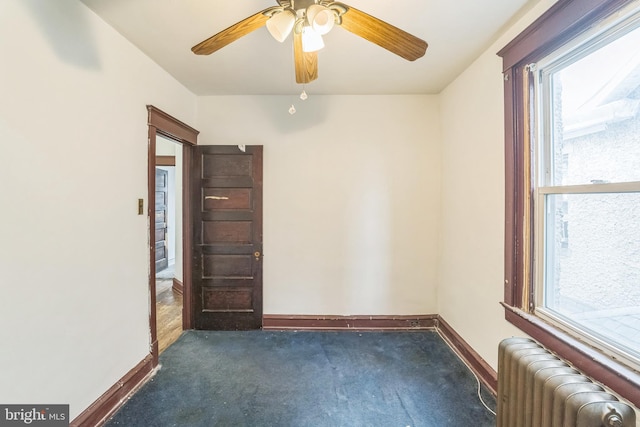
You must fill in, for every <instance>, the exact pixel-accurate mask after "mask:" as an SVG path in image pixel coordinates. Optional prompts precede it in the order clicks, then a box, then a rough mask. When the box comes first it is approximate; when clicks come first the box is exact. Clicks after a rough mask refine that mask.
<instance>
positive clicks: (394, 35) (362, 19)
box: [341, 6, 428, 61]
mask: <svg viewBox="0 0 640 427" xmlns="http://www.w3.org/2000/svg"><path fill="white" fill-rule="evenodd" d="M348 8H349V9H348V10H347V12H346V13H344V14H343V15H342V23H341V26H342V28H344V29H345V30H347V31H350V32H352V33H353V34H355V35H357V36H360V37H362V38H363V39H366V40H369V41H370V42H372V43H375V44H377V45H378V46H380V47H383V48H385V49H387V50H388V51H390V52H392V53H395V54H396V55H399V56H401V57H403V58H404V59H406V60H408V61H415V60H416V59H418V58H420V57H422V56H423V55H424V53H425V52H426V51H427V47H428V45H427V42H425V41H424V40H422V39H419V38H417V37H416V36H413V35H411V34H409V33H407V32H406V31H403V30H401V29H400V28H397V27H394V26H393V25H391V24H387V23H386V22H384V21H381V20H380V19H378V18H375V17H373V16H371V15H369V14H367V13H364V12H362V11H360V10H358V9H356V8H354V7H351V6H348Z"/></svg>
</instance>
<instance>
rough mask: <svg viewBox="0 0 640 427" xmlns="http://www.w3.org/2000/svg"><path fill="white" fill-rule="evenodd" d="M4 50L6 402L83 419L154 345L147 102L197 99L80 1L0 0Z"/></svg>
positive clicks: (175, 104)
mask: <svg viewBox="0 0 640 427" xmlns="http://www.w3.org/2000/svg"><path fill="white" fill-rule="evenodd" d="M0 57H2V64H3V65H2V66H1V67H0V94H1V95H0V144H2V154H1V155H0V195H1V202H0V203H1V204H2V221H1V222H0V242H2V244H1V245H0V271H2V279H1V280H2V298H1V299H0V301H1V302H0V342H2V349H3V350H2V351H0V378H2V386H1V387H0V402H3V403H25V402H32V403H69V404H70V405H71V417H72V418H74V417H76V416H77V415H78V414H79V412H81V411H82V410H84V409H85V408H86V407H87V406H88V405H89V404H91V403H92V402H93V401H95V400H96V399H97V398H98V397H99V396H100V395H101V394H102V393H104V392H105V391H106V390H107V389H108V388H109V387H111V386H112V385H113V384H115V383H116V381H117V380H118V379H119V378H120V377H122V375H124V374H125V373H126V372H128V371H129V370H130V369H131V368H133V367H134V366H135V365H136V364H137V363H138V362H140V361H141V360H142V359H143V358H144V357H145V356H146V355H147V354H148V353H149V344H150V343H149V341H150V340H149V291H148V262H149V261H148V248H147V242H148V228H147V216H146V213H145V215H141V216H138V215H137V199H138V198H144V199H145V200H146V197H147V125H146V123H147V112H146V108H145V106H146V105H147V104H153V105H155V106H157V107H159V108H161V109H163V110H165V111H167V112H168V113H170V114H172V115H174V116H176V117H178V118H179V119H180V120H182V121H185V122H187V123H190V122H193V121H194V118H195V108H196V100H195V97H194V96H193V95H192V94H191V93H190V92H188V91H187V90H186V89H185V88H184V87H183V86H181V85H179V84H178V83H177V82H176V81H175V80H174V79H173V78H172V77H170V76H169V75H168V74H167V73H165V72H164V71H162V70H161V69H160V68H159V67H158V66H157V65H155V64H154V63H152V62H151V61H150V60H149V59H148V58H147V57H146V56H144V55H143V54H142V53H140V52H139V51H138V50H137V49H135V48H134V47H133V46H132V45H131V44H130V43H128V42H127V41H125V40H124V39H123V38H122V37H121V36H120V35H119V34H118V33H117V32H116V31H115V30H113V29H112V28H111V27H109V26H107V25H106V24H105V23H104V22H103V21H101V20H100V19H98V18H97V17H96V16H95V15H94V14H93V12H91V11H90V10H89V9H88V8H86V7H85V6H84V5H82V4H81V3H79V2H78V1H76V0H57V1H55V2H51V1H48V0H39V1H38V0H3V1H2V2H0ZM145 209H146V202H145Z"/></svg>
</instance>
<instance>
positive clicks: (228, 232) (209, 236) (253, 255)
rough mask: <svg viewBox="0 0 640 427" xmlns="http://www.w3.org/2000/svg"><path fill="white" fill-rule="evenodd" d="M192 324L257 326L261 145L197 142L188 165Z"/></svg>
mask: <svg viewBox="0 0 640 427" xmlns="http://www.w3.org/2000/svg"><path fill="white" fill-rule="evenodd" d="M192 171H193V174H192V179H193V181H192V189H193V192H192V202H191V208H192V212H193V216H194V218H193V219H194V222H193V226H194V227H193V230H194V235H193V246H194V248H193V282H192V283H193V301H192V303H193V307H194V310H193V311H194V317H195V319H194V320H195V327H196V329H212V330H244V329H260V328H261V327H262V146H247V147H246V152H242V151H241V150H240V149H239V148H238V147H237V146H213V145H212V146H198V147H195V150H194V154H193V167H192Z"/></svg>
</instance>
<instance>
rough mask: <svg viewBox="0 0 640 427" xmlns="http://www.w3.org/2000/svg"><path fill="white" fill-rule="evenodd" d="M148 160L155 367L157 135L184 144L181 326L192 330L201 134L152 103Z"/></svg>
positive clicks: (149, 238) (148, 115) (152, 327)
mask: <svg viewBox="0 0 640 427" xmlns="http://www.w3.org/2000/svg"><path fill="white" fill-rule="evenodd" d="M147 125H148V127H149V134H148V162H147V177H148V178H147V180H148V188H147V218H148V220H149V237H148V242H147V244H148V245H149V293H150V298H151V304H150V305H151V307H150V314H149V328H150V336H151V348H150V352H151V356H152V359H153V366H154V367H155V366H157V365H158V356H159V349H158V331H157V320H156V319H157V317H156V265H155V259H156V250H155V244H154V240H155V231H156V230H155V228H156V227H155V222H154V215H155V212H154V211H155V204H156V192H155V190H156V135H162V136H163V137H166V138H169V139H171V140H172V141H175V142H177V143H179V144H180V145H181V146H182V284H183V298H182V329H183V330H184V329H193V320H194V319H193V306H192V304H191V294H192V291H191V266H192V248H191V243H192V234H193V221H192V220H191V207H190V206H189V201H190V194H191V179H190V176H189V171H190V169H191V154H192V152H193V147H195V146H196V145H197V144H198V134H199V133H200V132H199V131H197V130H196V129H194V128H192V127H191V126H189V125H187V124H185V123H183V122H181V121H180V120H178V119H176V118H174V117H172V116H171V115H169V114H167V113H165V112H164V111H162V110H160V109H159V108H156V107H154V106H153V105H147Z"/></svg>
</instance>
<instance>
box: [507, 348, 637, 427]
mask: <svg viewBox="0 0 640 427" xmlns="http://www.w3.org/2000/svg"><path fill="white" fill-rule="evenodd" d="M497 404H498V410H497V415H496V421H497V427H636V414H635V411H634V409H633V408H632V407H631V406H630V405H628V404H626V403H624V402H621V401H620V400H619V399H618V398H617V397H616V396H614V395H613V394H611V393H610V392H608V391H606V390H605V389H604V388H603V387H602V386H600V385H599V384H596V383H595V382H593V381H592V380H591V379H590V378H588V377H587V376H585V375H583V374H582V373H581V372H579V371H578V370H577V369H575V368H573V367H572V366H571V365H570V364H569V363H567V362H565V361H564V360H561V359H560V358H559V357H557V356H555V355H554V354H552V353H551V352H549V351H548V350H546V349H545V348H544V347H542V346H541V345H540V344H538V343H536V342H535V341H533V340H530V339H528V338H507V339H505V340H503V341H502V342H501V343H500V346H499V347H498V399H497Z"/></svg>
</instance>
